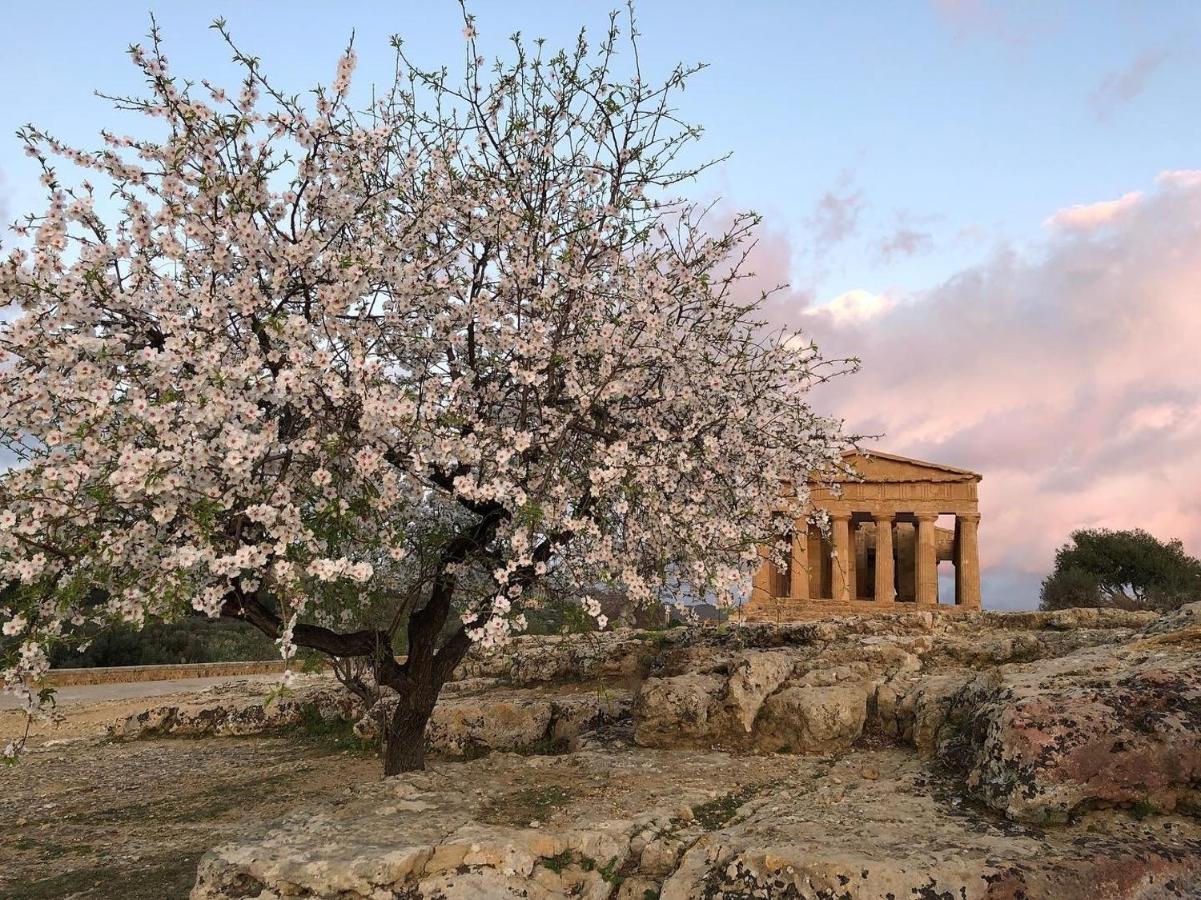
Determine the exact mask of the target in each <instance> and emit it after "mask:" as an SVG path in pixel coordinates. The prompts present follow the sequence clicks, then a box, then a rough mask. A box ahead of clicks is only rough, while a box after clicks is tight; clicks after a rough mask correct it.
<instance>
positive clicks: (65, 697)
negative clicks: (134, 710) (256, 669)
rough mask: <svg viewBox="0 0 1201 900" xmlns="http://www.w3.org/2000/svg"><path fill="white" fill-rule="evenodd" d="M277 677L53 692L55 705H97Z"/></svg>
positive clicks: (11, 705) (13, 701) (8, 702)
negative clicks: (104, 702)
mask: <svg viewBox="0 0 1201 900" xmlns="http://www.w3.org/2000/svg"><path fill="white" fill-rule="evenodd" d="M279 678H280V676H279V675H222V676H219V677H216V678H179V679H176V680H174V681H126V682H117V683H114V684H77V685H73V686H70V687H60V688H57V689H56V690H55V694H54V697H55V700H56V701H57V703H58V705H59V706H67V705H76V704H84V705H86V704H88V703H99V702H101V701H104V700H135V699H137V698H139V697H160V696H163V695H165V694H181V693H188V692H191V691H199V690H203V689H204V688H206V687H212V686H213V685H216V684H228V683H230V682H233V681H256V682H263V683H270V682H273V681H279ZM19 705H20V704H19V703H18V702H17V698H16V697H13V696H11V695H8V694H0V709H16V708H17V707H18V706H19Z"/></svg>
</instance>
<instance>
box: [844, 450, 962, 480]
mask: <svg viewBox="0 0 1201 900" xmlns="http://www.w3.org/2000/svg"><path fill="white" fill-rule="evenodd" d="M843 459H844V460H846V461H847V462H848V463H850V464H851V466H852V467H853V468H854V470H855V471H856V472H858V473H859V475H860V476H861V477H862V478H863V480H864V481H869V482H877V483H878V482H902V481H933V482H946V481H951V482H955V481H958V482H964V481H979V480H980V479H981V477H982V476H980V475H979V474H978V473H976V472H969V471H968V470H967V469H956V468H954V467H953V466H944V465H942V464H941V463H932V462H924V461H923V460H920V459H909V458H907V457H904V456H895V455H893V454H891V453H880V452H877V451H873V452H870V453H862V452H858V451H851V452H849V453H846V454H844V455H843Z"/></svg>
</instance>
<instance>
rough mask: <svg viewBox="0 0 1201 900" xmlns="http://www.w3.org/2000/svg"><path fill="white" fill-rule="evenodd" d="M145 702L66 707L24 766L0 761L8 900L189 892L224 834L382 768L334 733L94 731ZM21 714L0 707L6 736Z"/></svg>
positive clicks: (4, 894) (0, 840)
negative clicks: (118, 738) (110, 736)
mask: <svg viewBox="0 0 1201 900" xmlns="http://www.w3.org/2000/svg"><path fill="white" fill-rule="evenodd" d="M177 693H178V692H177ZM155 702H157V701H155ZM146 705H147V701H146V700H145V699H142V700H140V701H139V700H137V699H131V698H126V697H121V698H113V699H110V700H106V701H104V702H101V703H95V704H64V706H63V707H61V710H62V711H63V712H64V713H65V714H66V720H65V721H64V722H63V723H62V724H61V725H59V726H58V727H56V728H54V729H53V730H45V729H39V730H38V732H36V736H35V737H34V739H33V740H32V741H31V742H30V743H31V752H30V753H29V754H28V755H27V756H26V757H24V758H23V759H22V760H21V762H20V763H19V764H18V765H16V766H14V767H0V860H3V865H0V898H4V900H52V898H53V900H60V898H61V900H67V898H105V900H109V898H113V900H116V898H121V900H173V898H183V897H187V896H188V892H189V890H190V889H191V886H192V882H193V880H194V879H195V875H196V861H197V860H198V859H199V858H200V856H201V855H202V854H203V853H204V852H205V851H206V850H208V849H209V848H211V847H213V846H214V845H215V844H218V843H220V842H221V841H222V840H223V838H224V836H225V835H226V834H228V833H230V832H232V831H236V830H237V829H240V828H243V827H249V826H253V825H254V824H255V823H258V822H262V821H267V820H270V819H273V818H276V817H278V816H280V815H283V814H284V813H286V812H287V811H289V810H290V809H292V808H294V807H295V806H296V805H298V804H303V803H307V802H309V801H316V800H321V799H324V798H328V797H333V796H336V795H338V794H340V793H342V792H344V791H346V789H347V788H349V787H351V786H352V785H355V784H359V783H362V782H365V781H375V780H378V779H379V777H380V771H381V770H380V763H379V761H378V760H377V759H374V758H372V757H370V756H368V755H364V754H363V753H362V752H361V751H358V750H348V749H347V744H346V742H345V740H344V739H343V737H342V736H340V735H336V734H307V735H306V734H305V733H303V732H295V733H290V734H288V735H286V736H285V735H279V736H256V737H246V738H204V739H184V738H167V739H160V740H141V741H133V742H126V743H114V742H108V741H104V740H101V739H100V738H98V737H97V736H96V735H97V731H98V729H99V728H100V727H101V726H102V725H104V724H107V723H110V722H112V721H114V720H115V719H117V718H119V717H121V716H124V715H128V714H129V713H130V712H132V711H136V710H138V709H142V708H145V707H146ZM17 721H18V715H17V713H15V712H13V711H5V712H0V733H4V734H8V733H10V732H11V731H12V729H13V727H14V726H15V724H16V723H17Z"/></svg>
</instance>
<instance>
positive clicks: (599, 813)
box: [192, 748, 1201, 900]
mask: <svg viewBox="0 0 1201 900" xmlns="http://www.w3.org/2000/svg"><path fill="white" fill-rule="evenodd" d="M864 773H867V775H866V776H865V774H864ZM1198 879H1201V826H1198V824H1197V823H1196V822H1194V821H1192V820H1189V819H1187V818H1183V817H1175V816H1171V817H1162V818H1156V819H1155V820H1154V821H1151V820H1140V819H1138V818H1136V817H1135V816H1134V815H1132V814H1130V813H1128V812H1123V811H1104V812H1093V813H1089V814H1088V815H1086V816H1085V817H1083V818H1082V819H1081V820H1080V821H1079V822H1077V823H1076V824H1074V825H1071V826H1066V827H1063V828H1060V829H1057V830H1055V831H1044V830H1043V829H1040V828H1037V827H1032V826H1018V825H1014V824H1012V823H1007V822H1005V821H1004V820H1003V819H1000V818H998V817H995V816H992V815H990V814H989V813H988V812H986V811H982V810H979V809H976V808H974V807H972V806H971V805H969V804H964V803H962V802H961V801H958V799H957V797H956V796H955V784H954V780H953V779H951V778H949V777H948V776H946V775H942V776H938V775H934V774H932V773H931V772H930V771H929V769H928V768H927V767H926V766H925V765H924V764H923V763H922V762H921V761H920V760H918V759H917V758H916V756H915V755H914V754H912V753H911V752H909V751H906V750H902V749H894V750H886V751H856V752H852V753H850V754H847V755H845V756H843V757H841V758H840V759H839V760H837V761H831V760H827V759H820V758H817V757H812V756H798V755H768V756H750V757H748V756H742V757H738V756H733V755H729V754H725V753H714V752H701V751H690V750H637V749H630V748H623V749H617V750H607V751H596V750H590V751H582V752H579V753H573V754H569V755H566V756H557V757H517V756H513V755H510V754H494V755H493V756H491V757H490V758H488V759H486V760H476V761H472V762H467V763H451V762H439V763H436V764H434V765H433V766H432V767H431V768H430V769H429V770H428V771H426V772H421V773H415V774H411V775H406V776H402V777H399V778H393V779H389V780H387V781H385V782H383V783H380V784H378V785H370V786H366V787H360V788H359V789H357V790H356V791H355V793H354V794H353V795H352V796H351V797H349V798H348V800H347V802H345V803H342V804H338V805H336V806H329V807H327V808H323V809H319V810H316V811H306V812H304V813H298V814H297V815H295V816H293V817H291V818H289V819H285V820H283V821H281V822H280V823H279V824H278V825H276V826H274V827H272V828H270V829H268V830H267V832H266V833H265V834H262V835H260V836H258V837H256V838H255V839H253V840H250V841H243V842H235V843H231V844H227V845H224V846H222V847H219V848H217V849H215V850H214V851H212V852H211V853H209V854H208V855H207V856H206V857H205V858H204V859H203V860H202V861H201V864H200V868H199V875H198V880H197V884H196V888H195V891H194V892H193V895H192V896H193V900H218V898H221V900H226V898H235V897H236V898H249V897H256V898H259V900H268V898H277V897H295V896H301V897H338V898H342V900H349V898H379V900H383V898H398V897H404V898H441V897H444V898H462V897H497V898H505V897H526V898H551V897H564V896H577V897H594V898H598V900H599V898H611V897H618V898H621V897H629V898H633V897H637V898H639V900H641V898H643V897H645V896H647V891H649V892H650V894H649V895H650V896H655V894H656V893H660V892H661V893H660V896H661V897H662V898H664V900H694V898H717V897H727V898H742V897H746V898H749V897H792V898H829V897H841V898H848V900H856V898H880V897H886V896H888V895H889V894H890V893H891V894H892V895H893V896H895V897H956V898H968V900H976V898H986V897H987V898H996V897H1023V896H1025V897H1030V898H1034V897H1046V898H1052V897H1054V898H1063V900H1073V898H1094V897H1185V896H1192V894H1190V893H1189V891H1190V890H1191V887H1190V886H1191V885H1194V884H1196V883H1197V882H1198Z"/></svg>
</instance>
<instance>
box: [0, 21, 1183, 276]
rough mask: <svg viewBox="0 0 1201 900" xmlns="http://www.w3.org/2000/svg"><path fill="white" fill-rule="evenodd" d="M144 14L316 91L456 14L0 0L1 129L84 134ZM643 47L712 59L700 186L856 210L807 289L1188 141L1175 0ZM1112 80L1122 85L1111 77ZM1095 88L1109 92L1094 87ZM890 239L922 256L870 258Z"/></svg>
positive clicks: (689, 33)
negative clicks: (907, 236) (340, 64)
mask: <svg viewBox="0 0 1201 900" xmlns="http://www.w3.org/2000/svg"><path fill="white" fill-rule="evenodd" d="M613 5H614V4H613V3H611V2H607V0H605V2H576V3H546V2H503V3H502V2H479V3H477V4H475V5H474V6H473V9H474V10H475V12H476V14H477V16H478V25H479V29H480V31H481V34H482V40H483V44H484V46H485V47H487V48H489V49H493V48H495V49H501V45H502V44H503V40H504V38H505V37H506V36H507V35H508V34H509V33H511V32H512V31H515V30H520V31H522V32H523V33H524V34H525V35H527V36H530V37H534V36H539V35H542V36H545V37H546V38H547V39H548V41H549V42H551V43H552V44H560V43H563V42H566V41H568V40H569V39H570V37H571V36H572V35H573V34H574V32H575V30H576V29H577V28H578V27H580V26H581V25H585V26H588V27H589V28H590V30H592V31H593V32H594V33H596V32H599V30H600V29H601V27H602V26H603V25H604V22H605V18H606V15H607V11H608V10H609V9H610V8H611V7H612V6H613ZM149 10H153V11H154V13H155V15H156V16H157V17H158V19H159V21H160V23H161V24H162V26H163V29H164V32H165V35H166V39H167V42H168V49H169V55H170V57H171V58H172V61H173V63H174V65H175V66H176V67H177V68H178V70H179V71H180V72H181V73H196V74H205V75H208V74H210V73H213V72H220V71H222V70H224V71H228V67H227V62H228V59H227V56H228V55H227V54H226V53H225V51H224V48H223V47H222V45H221V44H220V42H219V40H218V39H217V36H216V35H215V34H213V33H212V32H210V31H208V30H206V26H207V25H208V23H209V22H211V20H212V19H213V18H214V17H216V16H218V15H221V16H224V17H225V18H227V19H228V21H229V22H230V25H231V27H232V28H233V30H234V32H235V34H236V35H237V36H238V38H239V40H240V41H241V42H242V43H243V44H244V46H245V47H246V48H247V49H250V50H252V51H253V52H255V53H257V54H259V55H260V56H262V57H263V59H264V61H265V63H266V64H267V67H268V71H270V72H273V73H275V76H276V77H277V78H278V79H279V80H280V81H282V82H285V83H287V84H290V85H293V86H295V87H296V88H297V89H301V88H304V87H306V86H308V85H311V84H312V83H313V82H315V81H317V80H323V81H327V80H328V79H329V77H330V72H331V71H332V67H333V63H334V60H335V58H336V54H337V52H338V50H339V49H340V47H341V45H342V44H343V42H344V41H345V40H346V38H347V37H348V35H349V34H350V32H351V30H352V29H353V30H355V31H356V32H357V46H358V49H359V52H360V54H361V63H360V69H359V78H360V79H361V80H363V81H366V80H376V81H382V80H385V79H386V77H387V74H388V68H389V65H390V50H389V48H388V46H387V35H389V34H391V33H399V34H401V35H403V36H404V37H405V39H406V41H407V43H408V45H409V47H410V48H411V50H412V52H413V53H414V55H415V56H416V57H417V58H418V59H420V60H423V61H425V62H428V63H431V64H434V63H442V62H446V63H448V64H451V65H455V64H457V63H458V62H459V60H460V59H461V54H462V38H461V35H460V33H459V32H460V26H459V24H458V10H457V6H456V5H455V4H452V3H450V2H441V0H427V2H409V3H354V2H350V3H343V4H329V3H312V2H309V3H304V2H301V3H271V2H259V3H254V4H247V3H240V4H239V3H204V2H199V3H189V4H179V3H153V2H149V3H148V2H146V0H141V2H135V3H127V2H107V3H104V4H95V3H78V2H62V3H54V4H36V3H22V4H16V5H14V6H13V7H11V8H10V9H9V10H8V11H7V13H8V15H7V18H8V21H9V27H10V33H11V34H14V35H20V36H21V40H20V41H13V42H11V43H10V46H9V48H8V51H7V53H6V56H7V57H8V70H9V72H10V73H13V75H14V76H15V77H10V78H8V79H5V80H4V81H3V82H2V83H0V135H5V136H7V135H9V134H11V133H12V131H13V129H15V128H16V127H17V126H18V125H20V124H22V123H24V122H26V121H30V120H34V121H37V122H38V123H40V124H43V125H45V126H46V127H49V128H52V129H53V130H55V131H57V132H59V133H62V134H64V135H65V136H67V137H72V138H76V137H77V138H79V139H86V138H88V137H89V136H90V135H92V134H94V133H95V131H96V130H97V128H98V127H100V126H101V125H102V124H104V123H106V122H111V116H110V114H109V112H108V110H107V108H106V105H105V103H104V102H103V101H101V100H99V99H98V98H95V97H93V96H91V91H92V90H93V89H96V88H102V89H104V90H107V91H121V90H124V89H130V88H133V87H135V86H136V81H135V80H134V76H133V73H132V71H131V68H130V67H129V66H128V65H127V64H126V63H125V60H124V57H123V53H122V51H123V49H124V48H125V47H126V46H127V45H128V44H129V43H130V42H131V41H133V40H138V39H141V37H142V36H143V35H144V34H145V32H146V26H147V19H148V11H149ZM637 15H638V19H639V22H640V26H641V30H642V32H643V57H644V59H645V60H646V64H647V65H648V67H649V68H651V69H652V70H654V69H656V68H657V69H658V70H659V71H666V70H667V69H668V67H669V66H670V65H671V64H672V63H673V62H675V61H676V60H677V59H680V60H685V61H705V62H708V63H710V66H711V67H710V68H709V69H708V70H707V71H706V72H704V73H702V74H701V75H700V76H699V77H697V78H696V79H695V80H694V82H693V83H692V85H691V86H690V87H689V89H688V91H687V93H686V94H685V95H684V96H683V100H684V103H685V106H684V110H685V113H686V114H687V115H688V116H689V117H690V118H691V119H692V120H694V121H697V122H700V123H702V124H704V125H705V126H706V130H707V138H706V142H705V147H706V148H707V149H709V150H711V151H713V152H714V153H715V154H716V153H720V152H724V151H726V150H730V151H733V154H734V156H733V158H732V159H731V160H730V161H729V162H728V163H727V164H725V165H723V166H722V167H721V169H720V170H719V171H716V172H714V173H712V174H711V175H710V176H709V177H707V178H706V179H705V180H704V182H703V183H702V184H701V185H700V186H698V187H699V190H700V191H703V192H711V193H714V194H721V195H723V196H724V197H726V198H728V200H729V201H730V203H731V204H733V205H736V206H739V207H747V208H753V209H756V210H758V211H760V212H763V213H764V214H766V215H767V216H768V220H769V224H770V225H771V226H773V227H780V228H786V229H788V230H790V231H791V232H792V233H795V234H804V233H805V232H806V230H807V229H806V227H805V226H806V222H807V221H808V220H809V219H810V218H811V217H812V216H813V213H814V208H815V206H816V204H817V203H818V202H819V200H820V199H821V197H822V196H823V195H825V194H826V193H827V192H832V194H833V195H834V196H835V197H836V198H838V199H842V200H845V201H847V202H848V203H851V204H852V206H855V207H857V209H858V214H857V216H856V223H855V224H856V226H857V227H856V233H855V234H854V235H853V238H852V239H850V240H846V241H840V242H838V244H837V246H833V247H823V248H822V249H823V252H822V254H821V260H820V262H818V263H816V264H815V262H814V261H813V259H812V258H811V254H809V253H805V252H803V251H799V250H798V252H797V254H796V256H797V258H796V259H795V260H794V265H795V267H796V269H797V271H796V275H797V276H798V277H801V278H803V279H804V280H805V283H806V284H807V285H812V286H814V287H816V288H818V289H819V292H820V293H821V294H828V295H836V294H838V293H841V292H842V291H843V290H846V289H850V288H853V287H859V286H861V285H862V284H864V283H867V282H870V283H871V284H872V285H873V287H874V288H875V289H884V288H888V287H894V286H901V287H907V286H910V285H912V284H918V283H926V282H929V281H931V280H933V279H935V278H937V277H940V276H942V275H945V274H947V273H948V272H950V271H953V270H954V269H955V268H957V267H958V266H959V265H960V264H961V262H962V260H963V258H964V257H965V256H971V255H973V254H979V252H980V248H981V247H982V246H988V245H989V244H991V243H994V242H996V241H997V240H1002V239H1016V240H1021V239H1023V238H1025V237H1027V236H1029V235H1030V234H1031V233H1037V231H1038V230H1039V228H1040V226H1041V223H1042V221H1043V219H1044V218H1045V217H1046V216H1047V214H1048V212H1049V211H1050V210H1054V209H1057V208H1059V207H1063V206H1067V205H1070V204H1074V203H1085V202H1090V201H1092V200H1095V199H1096V198H1098V197H1108V196H1111V195H1114V196H1116V195H1118V194H1120V193H1123V192H1125V191H1128V190H1130V189H1131V186H1132V185H1138V184H1140V183H1142V182H1144V181H1145V180H1146V179H1147V178H1148V177H1149V176H1150V175H1154V174H1155V173H1157V172H1159V171H1162V170H1167V169H1179V168H1183V167H1187V166H1188V164H1189V163H1190V161H1191V160H1193V159H1194V158H1195V155H1196V151H1197V147H1198V143H1199V142H1201V117H1199V116H1197V115H1196V114H1195V111H1196V110H1197V109H1199V108H1201V77H1199V76H1201V62H1199V61H1201V53H1198V49H1199V47H1198V44H1199V42H1201V4H1197V3H1192V2H1185V3H1171V2H1157V3H1154V4H1129V3H1125V4H1124V3H1098V2H1086V3H1074V4H1073V3H1019V4H1005V5H1001V4H997V5H996V6H990V5H987V4H984V3H974V2H963V0H961V2H957V3H950V2H942V3H930V2H921V0H914V2H907V3H904V2H899V3H882V2H872V3H867V2H864V3H796V2H742V3H730V2H713V0H710V2H675V0H654V2H644V3H643V4H641V5H640V7H639V8H638V10H637ZM1124 77H1125V81H1123V80H1122V79H1123V78H1124ZM1107 84H1108V85H1109V88H1108V89H1107V88H1106V85H1107ZM0 171H2V172H3V173H4V178H5V182H4V187H3V188H0V190H3V191H4V192H5V194H7V201H8V203H7V205H8V207H9V209H16V210H21V209H25V208H27V207H28V206H29V205H30V204H31V203H35V202H36V200H37V195H36V193H34V192H32V190H31V189H29V190H27V189H26V185H27V184H28V182H29V181H30V180H31V178H32V173H33V170H32V168H31V167H30V166H29V165H28V163H27V161H26V160H24V159H23V158H22V157H21V155H20V149H19V147H18V146H17V144H16V143H15V142H13V141H8V140H0ZM899 230H908V231H911V232H914V233H916V234H918V235H929V239H928V240H927V239H925V238H920V243H921V246H922V247H924V248H926V250H925V252H922V253H920V254H913V255H910V256H906V255H905V254H903V253H899V252H894V253H893V254H891V256H890V257H886V256H885V255H884V254H883V253H882V252H881V244H882V243H883V242H886V241H888V240H889V239H890V238H891V237H893V236H895V235H896V233H897V232H898V231H899Z"/></svg>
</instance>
